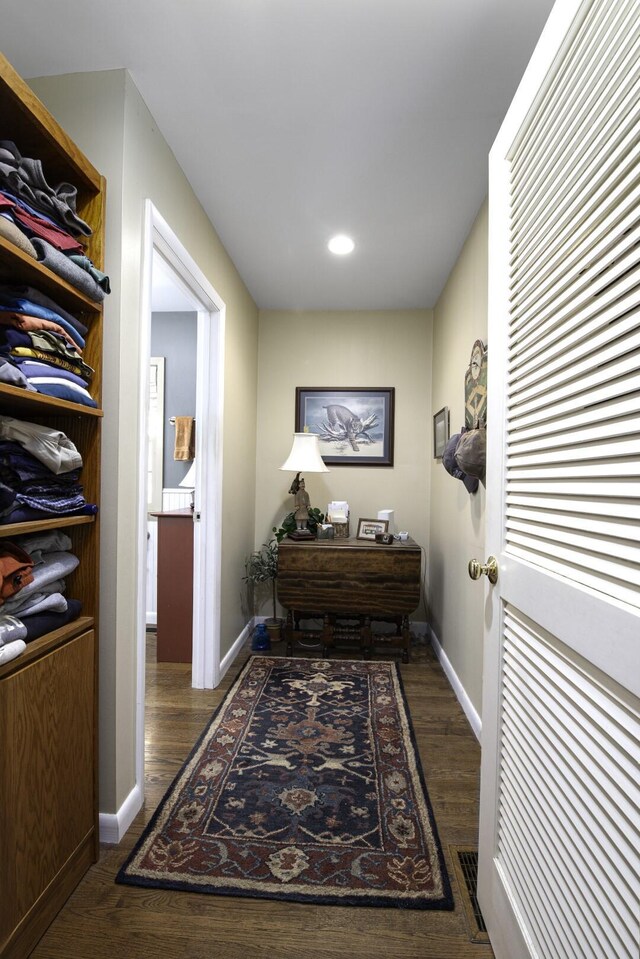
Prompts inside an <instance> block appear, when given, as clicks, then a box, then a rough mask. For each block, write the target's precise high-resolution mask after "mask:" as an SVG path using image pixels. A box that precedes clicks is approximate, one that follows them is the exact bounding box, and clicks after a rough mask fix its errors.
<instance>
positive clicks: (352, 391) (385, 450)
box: [295, 386, 395, 466]
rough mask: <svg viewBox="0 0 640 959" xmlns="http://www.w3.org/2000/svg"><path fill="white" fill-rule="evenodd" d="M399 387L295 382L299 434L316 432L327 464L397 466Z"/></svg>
mask: <svg viewBox="0 0 640 959" xmlns="http://www.w3.org/2000/svg"><path fill="white" fill-rule="evenodd" d="M394 405H395V388H394V387H377V388H374V387H367V388H363V387H351V386H347V387H337V386H325V387H315V386H314V387H309V386H297V387H296V416H295V431H296V433H303V432H309V433H316V434H317V435H318V437H319V447H320V455H321V456H322V459H323V460H324V462H325V464H326V465H327V466H393V439H394V435H393V433H394Z"/></svg>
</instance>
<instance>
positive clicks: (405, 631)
mask: <svg viewBox="0 0 640 959" xmlns="http://www.w3.org/2000/svg"><path fill="white" fill-rule="evenodd" d="M410 646H411V633H410V632H409V617H408V616H403V617H402V662H403V663H408V662H409V648H410Z"/></svg>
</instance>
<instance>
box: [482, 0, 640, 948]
mask: <svg viewBox="0 0 640 959" xmlns="http://www.w3.org/2000/svg"><path fill="white" fill-rule="evenodd" d="M489 218H490V219H489V224H490V226H489V290H490V293H489V341H488V349H489V352H488V355H489V364H488V369H489V385H488V395H489V416H488V426H489V450H488V468H487V535H486V543H487V552H488V553H493V554H495V556H496V557H497V559H498V566H499V577H498V582H497V584H496V585H495V586H493V587H491V586H490V585H489V584H488V583H487V584H486V587H485V588H486V590H487V594H486V595H487V602H486V606H485V609H486V624H485V625H486V630H485V665H484V693H483V716H482V720H483V726H482V747H483V750H482V752H483V756H482V786H481V814H480V818H481V824H480V862H479V885H478V894H479V899H480V904H481V908H482V910H483V914H484V917H485V920H486V922H487V926H488V929H489V933H490V936H491V939H492V943H493V946H494V951H495V954H496V957H497V959H520V957H536V959H638V957H639V956H640V700H639V696H640V0H587V2H582V3H580V2H578V0H560V2H558V3H556V5H555V7H554V9H553V11H552V14H551V17H550V19H549V22H548V24H547V27H546V28H545V31H544V33H543V36H542V38H541V41H540V43H539V45H538V47H537V49H536V52H535V54H534V57H533V59H532V62H531V64H530V67H529V69H528V70H527V73H526V75H525V78H524V80H523V83H522V84H521V87H520V89H519V90H518V94H517V96H516V98H515V100H514V103H513V104H512V107H511V109H510V111H509V114H508V115H507V118H506V119H505V122H504V124H503V127H502V129H501V131H500V134H499V136H498V139H497V140H496V143H495V145H494V148H493V150H492V152H491V158H490V188H489Z"/></svg>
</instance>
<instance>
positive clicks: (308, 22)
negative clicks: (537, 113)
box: [1, 0, 552, 310]
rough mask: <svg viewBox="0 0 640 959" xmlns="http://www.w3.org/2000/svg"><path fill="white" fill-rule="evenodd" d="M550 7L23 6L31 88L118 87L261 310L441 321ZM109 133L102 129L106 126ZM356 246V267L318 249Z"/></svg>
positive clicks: (469, 1) (5, 20) (9, 27)
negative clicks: (491, 154) (141, 104)
mask: <svg viewBox="0 0 640 959" xmlns="http://www.w3.org/2000/svg"><path fill="white" fill-rule="evenodd" d="M551 6H552V0H107V2H105V0H83V2H81V3H78V0H55V2H52V0H29V2H23V3H16V2H12V3H11V4H10V7H11V9H10V10H7V9H5V10H4V12H3V17H2V40H1V43H2V52H3V53H4V54H5V56H6V57H7V58H8V59H9V61H10V62H11V63H12V64H13V66H14V67H15V68H16V69H17V70H18V72H19V73H21V74H22V75H23V76H25V77H27V78H28V77H35V76H46V75H51V74H60V73H76V72H84V71H93V70H109V69H117V68H122V67H126V68H127V69H128V70H129V71H130V73H131V75H132V77H133V79H134V81H135V83H136V85H137V87H138V89H139V91H140V93H141V95H142V97H143V98H144V100H145V102H146V103H147V105H148V107H149V109H150V111H151V113H152V114H153V116H154V118H155V120H156V122H157V124H158V127H159V129H160V130H161V132H162V133H163V135H164V137H165V139H166V140H167V142H168V143H169V145H170V146H171V148H172V150H173V152H174V154H175V156H176V158H177V160H178V162H179V163H180V165H181V167H182V169H183V170H184V172H185V173H186V175H187V177H188V179H189V181H190V182H191V184H192V186H193V189H194V190H195V192H196V194H197V196H198V197H199V199H200V202H201V204H202V206H203V207H204V209H205V210H206V212H207V214H208V215H209V217H210V219H211V221H212V223H213V224H214V226H215V228H216V230H217V232H218V234H219V236H220V238H221V240H222V242H223V243H224V245H225V247H226V249H227V251H228V252H229V254H230V256H231V258H232V260H233V261H234V263H235V264H236V267H237V268H238V271H239V272H240V274H241V276H242V278H243V280H244V281H245V283H246V284H247V286H248V288H249V290H250V292H251V294H252V295H253V297H254V299H255V301H256V303H257V304H258V306H259V307H261V308H263V309H269V308H270V309H345V310H357V309H412V308H423V307H430V306H433V305H434V303H435V301H436V300H437V298H438V295H439V294H440V292H441V290H442V287H443V284H444V282H445V280H446V278H447V276H448V274H449V271H450V269H451V267H452V265H453V263H454V262H455V260H456V257H457V254H458V252H459V250H460V248H461V246H462V243H463V241H464V239H465V236H466V235H467V233H468V231H469V228H470V226H471V224H472V222H473V220H474V218H475V215H476V213H477V211H478V209H479V207H480V205H481V203H482V201H483V199H484V196H485V194H486V187H487V184H486V167H487V154H488V151H489V148H490V146H491V143H492V141H493V139H494V137H495V134H496V133H497V130H498V128H499V126H500V122H501V120H502V117H503V116H504V114H505V112H506V109H507V107H508V105H509V102H510V100H511V98H512V96H513V94H514V92H515V90H516V87H517V85H518V82H519V80H520V78H521V76H522V73H523V71H524V69H525V67H526V64H527V62H528V59H529V57H530V55H531V53H532V51H533V48H534V46H535V43H536V41H537V38H538V36H539V35H540V32H541V30H542V27H543V26H544V22H545V20H546V18H547V16H548V13H549V11H550V9H551ZM99 121H100V117H99V116H97V117H96V122H99ZM336 232H345V233H348V234H350V235H351V236H352V237H353V239H354V240H355V242H356V250H355V252H354V253H353V254H352V255H351V256H350V257H334V256H332V255H331V254H329V253H328V252H327V250H326V243H327V241H328V239H329V238H330V236H331V235H332V234H334V233H336Z"/></svg>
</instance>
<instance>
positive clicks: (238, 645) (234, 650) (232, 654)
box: [218, 619, 256, 682]
mask: <svg viewBox="0 0 640 959" xmlns="http://www.w3.org/2000/svg"><path fill="white" fill-rule="evenodd" d="M255 622H256V621H255V619H252V620H251V621H250V622H248V623H247V625H246V626H245V627H244V629H243V630H242V632H241V633H240V635H239V636H238V638H237V639H236V641H235V643H234V644H233V646H232V647H231V649H230V650H229V652H228V653H227V655H226V656H225V657H224V659H221V660H220V676H219V679H218V682H219V681H220V680H221V679H222V677H223V676H224V674H225V673H226V672H227V670H228V669H229V667H230V666H231V664H232V663H233V661H234V659H235V658H236V656H237V655H238V654H239V652H240V650H241V649H242V647H243V646H244V644H245V643H246V641H247V639H248V638H249V636H251V633H252V632H253V627H254V625H255Z"/></svg>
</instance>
